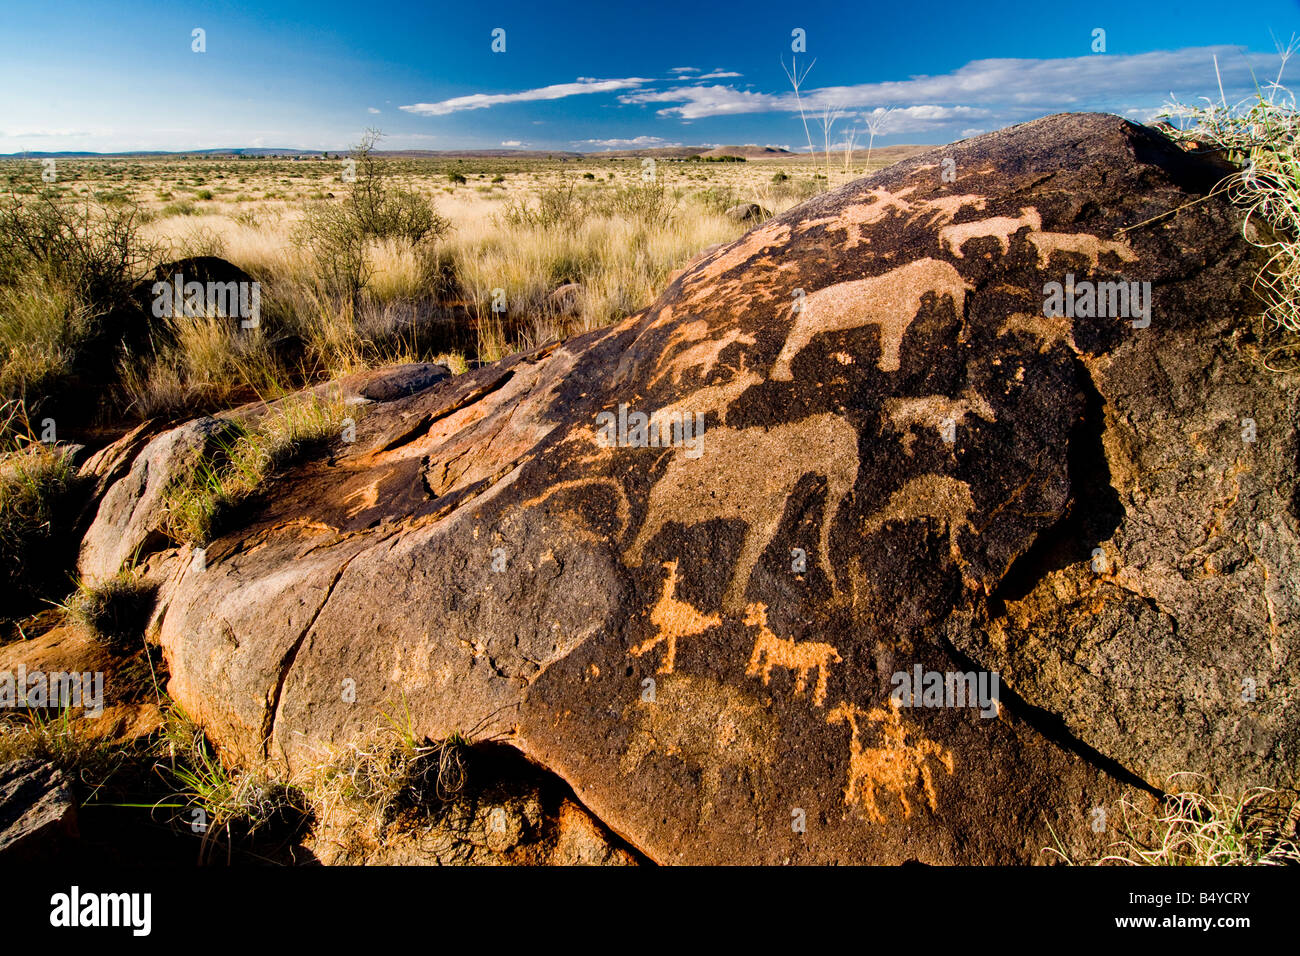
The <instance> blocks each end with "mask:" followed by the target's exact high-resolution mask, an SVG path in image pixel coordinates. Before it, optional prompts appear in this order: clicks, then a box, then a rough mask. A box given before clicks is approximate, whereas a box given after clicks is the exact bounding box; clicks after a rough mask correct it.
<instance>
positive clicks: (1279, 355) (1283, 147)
mask: <svg viewBox="0 0 1300 956" xmlns="http://www.w3.org/2000/svg"><path fill="white" fill-rule="evenodd" d="M1298 49H1300V41H1297V40H1296V39H1295V38H1293V39H1292V40H1291V43H1290V44H1289V45H1288V46H1286V47H1284V48H1280V49H1279V51H1278V53H1279V58H1280V60H1281V64H1280V66H1279V67H1278V72H1277V76H1276V77H1275V78H1274V79H1273V80H1272V81H1271V82H1268V83H1266V84H1265V85H1264V86H1262V87H1257V88H1256V91H1255V94H1254V95H1253V96H1251V97H1249V98H1247V99H1245V100H1243V101H1241V102H1239V103H1234V104H1230V103H1228V101H1227V98H1226V97H1224V96H1222V86H1220V92H1221V95H1220V101H1219V102H1218V103H1215V102H1213V101H1211V100H1207V101H1206V103H1205V105H1204V106H1196V105H1189V104H1183V103H1170V104H1168V105H1167V106H1166V108H1165V116H1166V117H1167V118H1169V119H1172V120H1174V121H1176V122H1177V123H1178V124H1179V129H1178V130H1177V135H1179V136H1180V137H1181V138H1183V139H1184V140H1188V141H1191V142H1193V143H1195V144H1196V148H1198V149H1205V148H1208V149H1211V150H1213V151H1216V152H1218V153H1220V154H1221V155H1223V156H1224V157H1225V158H1227V159H1229V160H1231V161H1232V162H1234V163H1237V164H1239V165H1240V166H1241V167H1242V168H1241V170H1240V171H1239V172H1236V173H1234V174H1232V175H1231V176H1229V177H1227V178H1226V179H1225V180H1224V181H1223V182H1222V183H1220V184H1219V186H1218V187H1217V188H1216V192H1217V191H1223V192H1226V193H1227V195H1228V196H1229V197H1230V198H1231V199H1232V201H1233V202H1234V203H1235V204H1236V205H1238V206H1239V207H1241V208H1242V209H1244V210H1245V213H1246V216H1245V221H1244V222H1243V224H1242V232H1243V235H1244V236H1245V237H1246V239H1247V240H1248V241H1249V242H1251V243H1253V244H1254V245H1256V246H1258V247H1259V248H1261V249H1264V250H1265V251H1267V252H1268V253H1269V260H1268V262H1267V264H1266V265H1265V266H1264V268H1263V269H1262V270H1261V271H1260V273H1259V277H1258V280H1257V282H1256V286H1255V288H1256V291H1257V292H1258V293H1259V295H1260V297H1261V299H1262V300H1263V302H1264V304H1265V312H1264V316H1265V319H1266V320H1267V322H1268V323H1269V325H1271V326H1272V328H1273V329H1274V330H1277V331H1279V332H1281V333H1282V335H1283V337H1284V339H1285V341H1283V342H1281V343H1280V344H1277V345H1274V346H1273V347H1272V349H1271V352H1270V355H1269V361H1270V363H1271V364H1273V365H1282V364H1285V365H1286V366H1287V367H1290V368H1296V367H1300V343H1298V342H1297V341H1296V337H1297V336H1300V143H1297V135H1298V134H1300V112H1297V110H1296V101H1295V95H1294V94H1293V93H1291V91H1290V90H1288V89H1287V88H1286V87H1285V86H1283V85H1282V74H1283V72H1284V71H1285V69H1286V64H1287V61H1288V60H1289V59H1290V58H1291V57H1292V55H1294V53H1295V52H1296V51H1297V50H1298ZM1217 64H1218V61H1217V59H1216V61H1215V65H1216V69H1217ZM1286 357H1289V359H1288V358H1286Z"/></svg>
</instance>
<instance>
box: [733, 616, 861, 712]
mask: <svg viewBox="0 0 1300 956" xmlns="http://www.w3.org/2000/svg"><path fill="white" fill-rule="evenodd" d="M745 623H746V624H748V625H749V626H750V627H757V628H758V639H757V640H756V641H755V642H754V652H753V654H751V655H750V657H749V666H748V667H746V668H745V676H746V677H757V676H759V675H760V674H761V675H762V678H763V684H764V686H766V685H767V684H768V683H770V682H771V680H772V668H773V667H784V668H786V669H787V670H792V671H794V672H795V684H794V692H795V696H799V695H801V694H802V693H803V689H804V687H806V686H807V684H808V672H809V671H812V670H816V671H817V685H816V686H815V687H814V688H813V705H814V706H816V707H820V706H822V704H824V703H825V702H826V674H827V671H828V670H829V669H830V666H831V664H838V663H839V662H840V654H839V651H837V650H836V649H835V648H834V647H832V646H831V645H830V644H823V643H820V642H818V641H793V640H785V639H783V638H780V637H777V636H776V635H775V634H773V633H772V631H771V630H770V629H769V628H768V626H767V607H766V606H765V605H763V604H751V605H750V606H749V608H748V611H747V613H746V614H745Z"/></svg>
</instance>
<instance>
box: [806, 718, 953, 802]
mask: <svg viewBox="0 0 1300 956" xmlns="http://www.w3.org/2000/svg"><path fill="white" fill-rule="evenodd" d="M859 717H863V718H865V719H866V722H867V723H869V724H880V725H881V726H880V736H881V741H882V743H883V744H884V746H881V747H864V746H863V745H862V739H861V737H860V736H859V727H858V718H859ZM840 721H844V722H845V723H847V724H848V725H849V730H850V737H849V784H848V786H847V787H846V788H845V789H844V803H845V804H846V805H848V806H852V805H853V804H855V803H857V804H861V805H862V807H863V809H864V810H866V813H867V817H868V818H869V819H870V820H871V821H872V822H873V823H884V822H885V814H884V813H883V812H882V811H881V808H880V805H879V804H878V803H877V801H876V791H877V789H880V790H883V791H884V792H885V794H886V795H890V794H892V795H893V796H896V797H897V798H898V802H899V803H900V804H902V807H903V818H904V819H906V818H908V817H910V816H911V815H912V804H911V803H910V802H909V801H908V799H907V792H908V790H909V789H911V788H912V787H914V786H915V785H916V783H917V782H918V780H919V782H920V785H921V789H922V791H923V792H924V794H925V799H926V802H927V803H928V804H929V806H930V809H931V810H934V809H935V808H936V806H937V797H936V795H935V792H934V778H933V776H932V775H931V773H930V765H929V763H928V761H929V760H933V761H934V762H935V763H937V764H939V765H940V766H941V767H943V768H944V769H945V770H947V771H948V774H949V776H951V775H952V770H953V762H952V753H951V752H950V751H948V750H945V749H944V748H943V747H941V746H940V745H939V744H937V743H935V742H934V741H933V740H926V739H925V738H921V740H919V741H918V742H917V743H915V744H909V743H907V731H906V730H905V729H904V728H903V721H902V717H901V716H900V715H899V709H898V707H897V706H896V705H894V704H893V703H892V702H891V703H890V705H889V707H888V708H885V707H875V708H873V709H872V710H870V711H863V710H861V709H859V708H858V707H857V705H855V704H848V703H844V702H843V701H841V702H840V703H839V704H838V705H837V706H836V707H835V708H834V709H833V710H832V711H831V712H830V713H829V714H827V715H826V723H828V724H834V723H838V722H840Z"/></svg>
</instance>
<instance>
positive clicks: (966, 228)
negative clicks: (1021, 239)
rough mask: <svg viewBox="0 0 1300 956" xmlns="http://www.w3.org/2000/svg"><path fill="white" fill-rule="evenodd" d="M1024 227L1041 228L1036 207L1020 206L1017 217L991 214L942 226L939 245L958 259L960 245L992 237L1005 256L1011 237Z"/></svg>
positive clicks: (961, 253) (1008, 249)
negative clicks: (1025, 207) (974, 219)
mask: <svg viewBox="0 0 1300 956" xmlns="http://www.w3.org/2000/svg"><path fill="white" fill-rule="evenodd" d="M1025 227H1028V228H1030V229H1033V230H1038V229H1042V228H1043V221H1042V219H1041V218H1039V215H1038V210H1037V209H1034V208H1033V207H1030V208H1028V209H1023V208H1022V209H1021V210H1020V215H1019V216H1018V217H1013V216H992V217H990V218H988V219H978V220H976V221H974V222H962V223H955V224H952V225H948V226H944V227H943V228H942V229H940V230H939V245H941V246H943V247H944V248H946V249H947V250H948V251H949V252H951V253H952V254H953V255H955V256H956V257H957V258H958V259H960V258H962V256H963V255H964V253H963V251H962V247H963V246H964V245H966V243H968V242H970V241H971V240H972V239H985V238H993V239H997V241H998V245H999V246H1000V247H1001V248H1002V254H1003V255H1004V256H1005V255H1006V254H1007V253H1008V252H1009V251H1010V250H1011V237H1012V236H1014V235H1015V234H1016V233H1017V232H1018V231H1019V230H1021V229H1024V228H1025Z"/></svg>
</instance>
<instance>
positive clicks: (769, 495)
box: [627, 414, 858, 617]
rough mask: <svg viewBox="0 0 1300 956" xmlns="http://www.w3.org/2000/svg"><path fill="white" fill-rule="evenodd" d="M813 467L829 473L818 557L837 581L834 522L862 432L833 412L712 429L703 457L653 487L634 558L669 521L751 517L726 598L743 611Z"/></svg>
mask: <svg viewBox="0 0 1300 956" xmlns="http://www.w3.org/2000/svg"><path fill="white" fill-rule="evenodd" d="M809 472H818V473H820V474H822V475H824V476H825V478H826V486H827V488H826V495H827V497H826V508H825V511H824V512H823V516H822V524H821V549H820V552H819V554H818V560H820V561H821V562H822V567H823V568H825V569H826V571H827V576H828V577H830V578H831V580H832V584H834V571H833V570H832V568H831V564H830V560H829V554H830V536H831V526H832V523H833V522H834V518H835V515H836V514H838V512H839V507H840V505H841V503H842V502H843V501H844V499H845V498H846V497H847V496H848V494H849V492H851V491H852V490H853V484H854V482H855V481H856V480H857V477H858V434H857V432H856V431H854V429H853V426H851V425H850V424H849V423H848V422H847V421H845V420H844V419H843V418H841V417H839V416H838V415H831V414H823V415H813V416H811V417H809V418H806V419H804V420H803V421H799V422H788V423H785V424H782V425H774V426H772V427H771V428H762V427H757V426H756V427H753V428H744V429H734V428H718V429H714V430H713V431H710V432H709V433H708V437H707V440H706V441H705V443H704V456H703V457H702V458H698V459H695V460H691V459H689V458H684V457H674V458H673V459H672V460H671V461H670V462H669V463H668V467H667V468H666V469H665V470H664V473H663V477H661V478H660V479H659V480H658V481H657V482H655V485H654V487H653V488H651V489H650V495H649V501H648V503H647V507H646V514H647V516H648V517H647V518H646V521H645V523H644V524H643V525H642V526H641V528H640V530H639V531H638V533H637V536H636V539H635V540H634V541H633V542H632V544H631V546H630V547H629V548H628V551H627V557H628V560H630V561H631V562H632V563H633V564H640V563H641V557H642V553H643V551H644V549H645V546H646V545H647V544H648V543H649V542H650V541H651V540H652V539H653V538H654V537H655V535H657V534H658V533H659V532H660V531H661V530H662V529H663V527H664V526H665V525H666V524H668V522H670V521H674V520H677V521H682V522H686V521H690V522H691V523H696V522H700V521H709V520H712V519H718V518H722V519H738V520H742V521H745V522H748V524H749V527H748V529H747V530H746V532H745V539H744V543H743V544H742V546H741V549H740V555H739V556H738V557H737V559H736V565H735V569H734V570H733V571H732V573H731V578H730V579H729V582H728V585H727V590H726V593H725V595H724V597H723V608H724V609H725V610H726V611H727V612H728V613H729V614H731V615H733V616H735V617H739V616H741V615H742V614H743V613H744V604H745V602H744V597H745V589H746V587H747V586H748V584H749V576H750V574H751V572H753V570H754V567H755V565H757V564H758V559H759V558H760V557H762V555H763V552H764V551H765V550H766V549H767V546H768V544H770V543H771V540H772V538H773V536H774V535H775V534H776V531H777V528H779V527H780V524H781V518H782V516H783V514H784V512H785V503H786V500H787V499H788V498H789V497H790V495H791V493H793V491H794V488H795V485H797V484H798V483H799V481H800V479H801V478H803V476H804V475H806V474H808V473H809Z"/></svg>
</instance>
